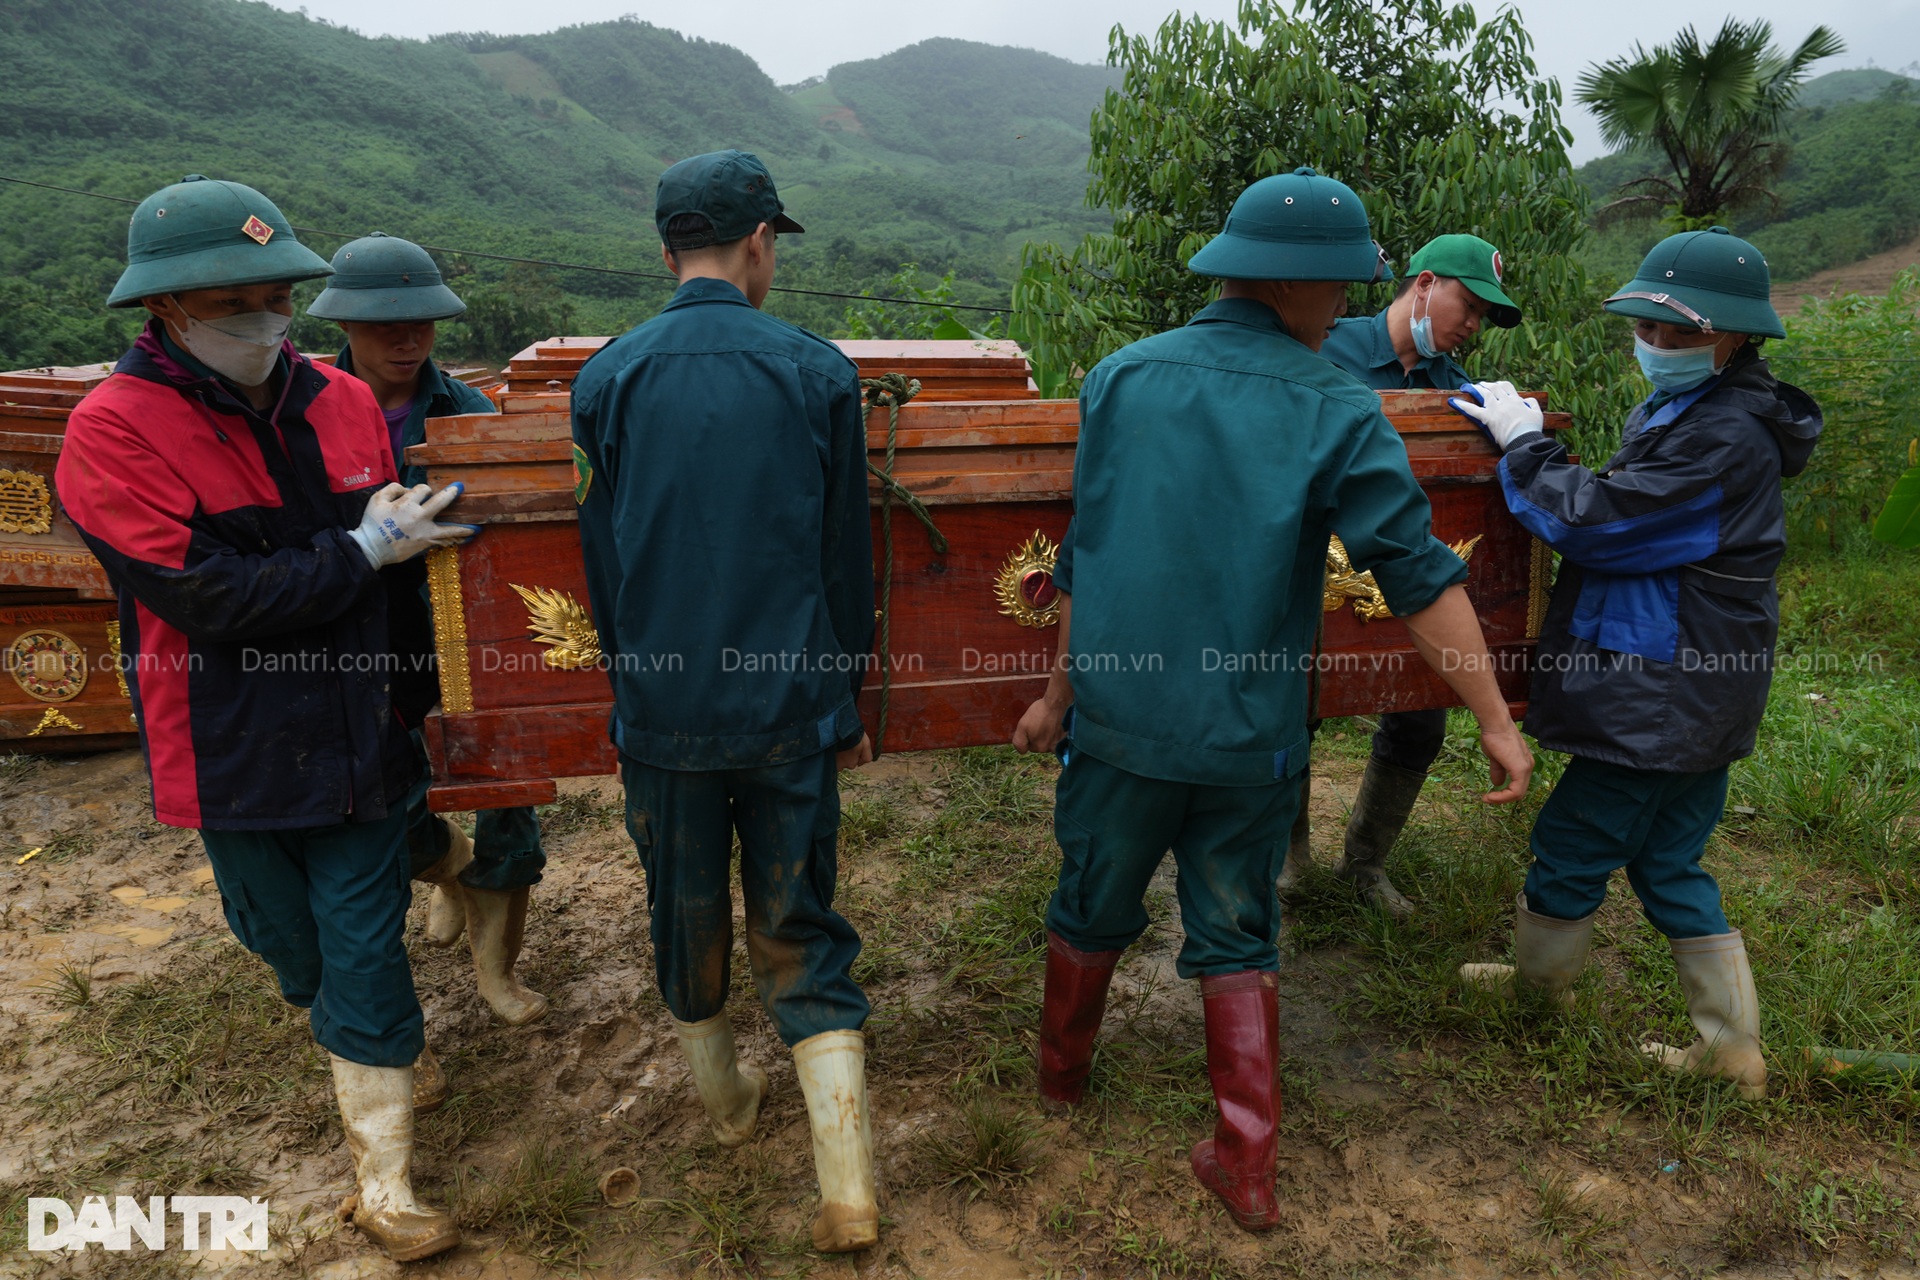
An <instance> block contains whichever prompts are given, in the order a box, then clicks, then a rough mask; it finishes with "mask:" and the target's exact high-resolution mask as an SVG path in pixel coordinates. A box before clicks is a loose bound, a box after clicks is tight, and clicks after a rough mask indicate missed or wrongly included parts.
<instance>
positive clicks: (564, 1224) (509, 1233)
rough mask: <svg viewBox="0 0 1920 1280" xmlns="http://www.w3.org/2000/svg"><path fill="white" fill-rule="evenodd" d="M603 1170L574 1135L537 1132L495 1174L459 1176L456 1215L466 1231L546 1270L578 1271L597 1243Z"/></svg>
mask: <svg viewBox="0 0 1920 1280" xmlns="http://www.w3.org/2000/svg"><path fill="white" fill-rule="evenodd" d="M599 1178H600V1170H599V1169H598V1168H597V1167H596V1166H595V1165H594V1164H593V1163H591V1157H590V1156H588V1155H587V1154H586V1152H585V1148H584V1146H583V1145H582V1144H581V1143H580V1142H578V1141H577V1140H575V1139H574V1138H573V1137H571V1136H570V1135H565V1134H559V1133H550V1132H535V1133H531V1134H528V1135H527V1136H525V1137H523V1138H522V1139H520V1141H519V1142H518V1143H517V1144H516V1146H515V1149H514V1151H513V1153H512V1155H511V1157H510V1158H509V1159H508V1160H506V1161H505V1162H504V1163H502V1164H501V1165H500V1166H499V1167H498V1168H497V1169H496V1170H494V1171H493V1172H490V1173H482V1172H479V1171H476V1170H474V1169H471V1168H462V1169H460V1170H459V1171H458V1172H457V1173H456V1175H455V1178H454V1186H453V1197H452V1198H453V1204H454V1211H455V1213H456V1214H457V1215H458V1217H459V1219H460V1222H461V1224H462V1225H463V1226H465V1227H470V1228H473V1229H475V1230H480V1231H486V1232H490V1233H492V1234H494V1235H496V1236H498V1237H500V1238H501V1239H503V1240H504V1241H505V1242H506V1243H508V1244H509V1245H511V1246H512V1247H513V1248H514V1249H515V1250H516V1251H517V1252H519V1253H522V1254H525V1255H526V1256H528V1257H532V1258H536V1259H538V1260H540V1261H541V1262H542V1263H544V1264H545V1265H547V1266H561V1265H567V1264H575V1265H577V1264H578V1263H579V1262H580V1261H581V1260H582V1258H583V1256H584V1254H585V1252H586V1250H587V1249H588V1248H589V1246H590V1245H591V1244H593V1243H595V1242H596V1239H595V1233H592V1232H590V1230H589V1228H590V1227H592V1226H594V1225H596V1218H597V1217H598V1215H599V1210H600V1207H601V1203H602V1201H601V1197H600V1187H599Z"/></svg>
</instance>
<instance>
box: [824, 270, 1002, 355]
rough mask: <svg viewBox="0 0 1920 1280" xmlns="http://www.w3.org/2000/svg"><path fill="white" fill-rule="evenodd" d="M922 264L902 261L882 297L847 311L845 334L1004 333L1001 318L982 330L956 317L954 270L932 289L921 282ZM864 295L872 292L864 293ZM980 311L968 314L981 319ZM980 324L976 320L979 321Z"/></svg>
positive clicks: (942, 335) (943, 335)
mask: <svg viewBox="0 0 1920 1280" xmlns="http://www.w3.org/2000/svg"><path fill="white" fill-rule="evenodd" d="M921 274H922V273H921V270H920V265H919V264H918V263H915V262H903V263H901V264H900V269H899V270H898V271H896V272H895V273H894V275H893V278H892V279H891V280H889V281H888V282H887V283H886V284H885V285H883V286H881V289H880V295H879V297H875V298H873V300H872V301H871V302H860V303H856V304H854V305H852V306H850V307H848V308H847V309H846V313H845V314H844V316H843V317H842V326H843V332H844V333H845V335H846V336H847V337H849V338H911V339H922V338H946V339H966V338H996V337H1003V336H1005V335H1004V334H1002V333H1001V326H1002V319H1001V317H999V316H990V317H985V318H986V321H987V323H986V326H985V327H984V328H981V329H975V328H973V327H971V326H970V325H969V324H968V323H967V322H966V321H963V320H961V319H960V317H959V316H957V315H956V314H954V311H953V308H952V306H951V305H949V304H951V303H953V302H956V301H958V299H956V298H955V297H954V296H953V269H952V268H951V267H949V268H948V269H947V273H946V274H945V275H943V276H941V277H940V278H939V279H937V280H935V281H934V282H933V284H932V286H931V287H928V286H927V285H924V284H922V283H920V279H921ZM861 293H862V294H863V295H865V296H872V295H871V293H870V291H868V290H864V289H863V290H861ZM887 298H912V299H915V300H916V301H917V302H918V303H919V304H920V305H915V303H913V302H887V301H884V299H887ZM980 314H981V313H979V312H977V311H975V312H968V315H969V316H973V317H980ZM976 322H977V320H976Z"/></svg>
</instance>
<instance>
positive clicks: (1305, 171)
mask: <svg viewBox="0 0 1920 1280" xmlns="http://www.w3.org/2000/svg"><path fill="white" fill-rule="evenodd" d="M1187 270H1189V271H1192V272H1194V273H1196V274H1198V275H1203V276H1218V277H1220V278H1221V279H1223V280H1356V281H1365V282H1372V281H1375V280H1391V279H1393V268H1392V267H1391V266H1389V265H1388V263H1387V258H1386V254H1385V253H1384V252H1382V250H1381V248H1380V246H1379V245H1377V244H1375V243H1374V242H1373V231H1372V228H1371V227H1369V226H1368V224H1367V207H1366V206H1365V205H1364V204H1361V203H1360V197H1359V196H1357V195H1355V194H1354V193H1353V189H1352V188H1351V187H1349V186H1347V184H1346V183H1344V182H1340V181H1337V180H1335V179H1333V178H1325V177H1322V176H1320V174H1319V173H1317V172H1316V171H1315V170H1314V169H1312V168H1310V167H1308V166H1306V165H1302V166H1301V167H1300V168H1298V169H1295V170H1294V171H1293V172H1292V173H1286V174H1276V175H1274V176H1273V177H1271V178H1262V179H1260V181H1258V182H1256V183H1254V184H1253V185H1252V186H1250V187H1248V188H1247V189H1246V190H1245V191H1242V192H1241V193H1240V198H1239V199H1238V200H1235V201H1234V202H1233V210H1232V212H1230V213H1229V214H1227V225H1226V227H1225V229H1223V230H1222V231H1221V232H1220V234H1219V235H1217V236H1215V237H1214V238H1213V239H1212V240H1210V241H1208V242H1207V246H1206V248H1204V249H1202V250H1200V252H1198V253H1196V254H1194V255H1193V257H1192V259H1191V260H1189V261H1188V263H1187Z"/></svg>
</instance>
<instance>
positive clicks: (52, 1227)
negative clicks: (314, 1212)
mask: <svg viewBox="0 0 1920 1280" xmlns="http://www.w3.org/2000/svg"><path fill="white" fill-rule="evenodd" d="M169 1215H172V1216H173V1217H174V1218H177V1219H178V1220H179V1227H180V1229H179V1232H178V1233H177V1240H178V1247H179V1248H182V1249H215V1250H220V1249H237V1250H240V1251H242V1252H247V1253H259V1252H264V1251H265V1249H266V1247H267V1202H266V1201H265V1200H262V1199H260V1198H259V1197H257V1196H256V1197H254V1198H252V1199H249V1198H248V1197H246V1196H153V1197H151V1198H149V1199H148V1200H147V1203H146V1206H145V1208H142V1207H141V1204H140V1202H139V1201H138V1200H136V1199H134V1198H133V1197H132V1196H116V1197H114V1202H113V1206H112V1207H111V1208H109V1207H108V1205H107V1198H106V1197H105V1196H88V1197H87V1198H86V1199H84V1200H82V1201H81V1202H80V1207H79V1208H78V1209H76V1208H74V1207H73V1206H72V1205H70V1204H68V1203H67V1202H66V1201H65V1200H58V1199H54V1198H52V1197H46V1196H29V1197H28V1198H27V1248H28V1249H29V1250H31V1251H34V1252H38V1253H45V1252H50V1251H53V1250H56V1249H66V1250H71V1251H74V1252H78V1251H79V1250H82V1249H85V1248H87V1247H88V1246H89V1245H96V1244H97V1245H99V1246H100V1247H101V1248H103V1249H108V1250H112V1251H114V1252H116V1253H117V1252H124V1251H125V1250H128V1249H131V1248H133V1242H134V1241H135V1240H136V1239H137V1240H139V1241H140V1243H142V1244H144V1245H145V1246H146V1247H147V1248H148V1249H150V1250H152V1251H154V1252H156V1253H157V1252H159V1251H160V1250H163V1249H167V1248H170V1247H173V1244H174V1241H172V1240H169V1238H168V1234H169V1233H168V1230H167V1218H168V1216H169Z"/></svg>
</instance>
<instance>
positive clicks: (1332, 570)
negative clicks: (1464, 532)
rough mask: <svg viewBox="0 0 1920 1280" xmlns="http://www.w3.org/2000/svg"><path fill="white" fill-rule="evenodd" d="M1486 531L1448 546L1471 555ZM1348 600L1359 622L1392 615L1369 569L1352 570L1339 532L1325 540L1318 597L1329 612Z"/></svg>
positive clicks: (1321, 604)
mask: <svg viewBox="0 0 1920 1280" xmlns="http://www.w3.org/2000/svg"><path fill="white" fill-rule="evenodd" d="M1485 536H1486V535H1485V534H1478V533H1477V534H1475V535H1474V536H1473V537H1471V538H1463V539H1461V540H1460V541H1459V542H1450V543H1448V544H1447V546H1448V549H1449V550H1451V551H1452V552H1453V554H1455V555H1457V556H1459V557H1460V558H1461V559H1462V560H1468V559H1471V558H1472V556H1473V549H1474V548H1475V547H1477V546H1479V545H1480V539H1481V538H1483V537H1485ZM1349 602H1351V603H1352V605H1353V612H1354V616H1355V617H1357V618H1359V619H1360V621H1362V622H1378V621H1380V620H1381V619H1382V618H1391V617H1392V616H1393V610H1392V609H1390V608H1388V607H1387V598H1386V597H1385V596H1384V595H1382V594H1381V593H1380V584H1379V583H1377V582H1375V581H1374V580H1373V572H1372V570H1368V571H1366V572H1364V573H1355V572H1354V571H1353V560H1352V559H1351V558H1350V557H1349V556H1348V555H1347V544H1346V543H1344V542H1342V541H1340V535H1339V534H1337V533H1336V534H1334V535H1333V538H1332V540H1331V541H1329V542H1328V543H1327V577H1326V584H1325V586H1324V588H1323V593H1322V596H1321V600H1320V608H1321V610H1322V612H1325V613H1332V612H1333V611H1334V610H1336V609H1338V608H1339V607H1340V606H1341V605H1343V604H1347V603H1349Z"/></svg>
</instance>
